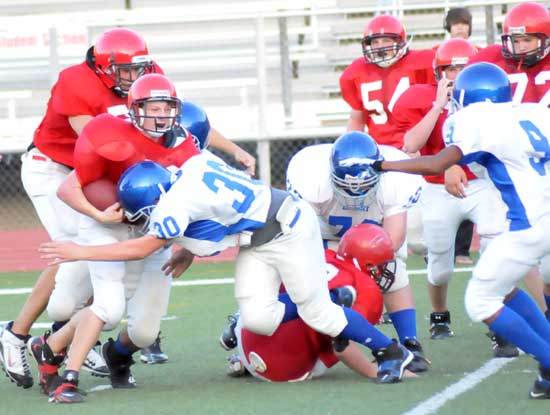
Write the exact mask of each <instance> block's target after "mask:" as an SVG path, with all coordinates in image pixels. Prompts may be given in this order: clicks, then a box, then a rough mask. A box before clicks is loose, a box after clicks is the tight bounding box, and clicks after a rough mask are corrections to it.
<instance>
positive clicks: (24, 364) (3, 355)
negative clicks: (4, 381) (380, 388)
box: [0, 321, 34, 389]
mask: <svg viewBox="0 0 550 415" xmlns="http://www.w3.org/2000/svg"><path fill="white" fill-rule="evenodd" d="M12 326H13V321H10V322H9V323H8V324H7V325H6V326H4V327H2V329H1V330H0V363H1V364H2V368H3V369H4V372H5V373H6V376H7V377H8V378H9V380H11V381H12V382H14V383H15V384H16V385H17V386H22V387H23V388H24V389H27V388H30V387H31V386H32V385H33V383H34V381H33V378H32V373H31V369H30V366H29V360H28V358H27V344H26V340H28V339H29V338H30V336H27V339H26V340H22V339H20V338H19V337H17V336H16V335H14V334H13V333H12V332H11V327H12Z"/></svg>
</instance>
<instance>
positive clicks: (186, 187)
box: [149, 151, 271, 256]
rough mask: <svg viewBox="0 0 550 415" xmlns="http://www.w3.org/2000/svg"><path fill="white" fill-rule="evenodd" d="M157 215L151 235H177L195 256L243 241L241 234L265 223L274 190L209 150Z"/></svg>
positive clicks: (193, 161)
mask: <svg viewBox="0 0 550 415" xmlns="http://www.w3.org/2000/svg"><path fill="white" fill-rule="evenodd" d="M177 174H178V175H180V178H178V179H177V180H176V181H175V183H174V184H173V185H172V187H171V188H170V191H169V192H168V193H166V194H164V195H163V196H162V197H161V199H160V201H159V203H158V205H157V207H156V208H155V209H154V210H153V213H152V214H151V224H150V225H149V234H152V235H154V236H156V237H157V238H161V239H174V240H175V241H174V242H176V243H177V244H179V245H181V246H183V247H184V248H186V249H188V250H189V251H191V252H192V253H193V254H195V255H199V256H207V255H214V254H216V253H218V252H220V251H222V250H224V249H226V248H228V247H231V246H237V245H239V241H240V236H241V235H240V234H241V233H242V232H244V231H253V230H255V229H258V228H261V227H262V226H263V225H264V224H265V221H266V217H267V213H268V209H269V206H270V203H271V191H270V188H269V186H266V185H265V184H263V183H262V182H260V181H259V180H253V179H251V178H250V177H249V176H247V174H246V173H245V172H242V171H240V170H236V169H233V168H232V167H230V166H228V165H227V164H226V163H225V162H224V161H222V160H221V159H220V158H218V157H216V156H214V155H213V154H212V153H210V152H208V151H203V152H202V153H201V154H199V155H196V156H194V157H192V158H190V159H189V160H188V161H187V162H185V163H184V164H183V166H182V167H181V168H180V170H179V171H178V172H177Z"/></svg>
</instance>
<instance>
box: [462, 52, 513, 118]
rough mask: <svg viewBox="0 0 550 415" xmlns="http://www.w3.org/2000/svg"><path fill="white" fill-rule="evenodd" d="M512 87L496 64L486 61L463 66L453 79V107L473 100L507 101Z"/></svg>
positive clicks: (506, 76)
mask: <svg viewBox="0 0 550 415" xmlns="http://www.w3.org/2000/svg"><path fill="white" fill-rule="evenodd" d="M511 100H512V88H511V86H510V81H509V80H508V75H507V74H506V72H504V71H503V70H502V69H501V68H499V67H498V66H497V65H494V64H492V63H487V62H480V63H475V64H473V65H470V66H467V67H466V68H464V69H463V70H462V71H461V72H460V73H459V74H458V76H457V78H456V79H455V85H454V89H453V93H452V106H453V107H454V109H455V110H456V109H460V108H463V107H466V106H468V105H470V104H473V103H474V102H486V101H490V102H495V103H499V102H509V101H511Z"/></svg>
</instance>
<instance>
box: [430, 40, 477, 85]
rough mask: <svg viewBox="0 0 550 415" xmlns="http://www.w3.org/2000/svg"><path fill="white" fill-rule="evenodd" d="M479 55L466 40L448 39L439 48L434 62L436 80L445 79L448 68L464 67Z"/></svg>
mask: <svg viewBox="0 0 550 415" xmlns="http://www.w3.org/2000/svg"><path fill="white" fill-rule="evenodd" d="M476 53H477V49H476V48H475V47H474V45H472V44H471V43H470V42H468V41H467V40H465V39H460V38H454V39H448V40H446V41H445V42H443V43H442V44H441V45H439V47H438V48H437V51H436V52H435V58H434V62H433V67H434V73H435V79H437V80H438V81H439V80H440V79H441V78H442V77H443V70H444V69H445V67H446V66H464V65H466V62H468V60H469V59H470V58H471V57H472V56H474V55H475V54H476Z"/></svg>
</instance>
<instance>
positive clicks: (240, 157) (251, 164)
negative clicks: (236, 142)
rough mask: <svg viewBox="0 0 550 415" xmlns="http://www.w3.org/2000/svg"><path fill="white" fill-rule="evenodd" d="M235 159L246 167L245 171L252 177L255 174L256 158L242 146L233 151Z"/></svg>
mask: <svg viewBox="0 0 550 415" xmlns="http://www.w3.org/2000/svg"><path fill="white" fill-rule="evenodd" d="M235 161H237V162H239V163H241V164H242V165H243V166H245V167H246V172H247V173H248V174H249V175H250V176H251V177H254V176H255V175H256V158H255V157H254V156H252V155H251V154H250V153H248V152H246V151H245V150H243V149H242V148H238V149H237V151H235Z"/></svg>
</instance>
